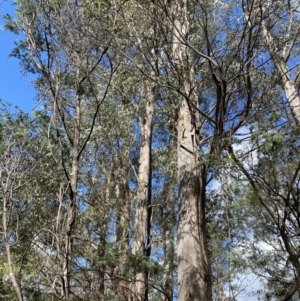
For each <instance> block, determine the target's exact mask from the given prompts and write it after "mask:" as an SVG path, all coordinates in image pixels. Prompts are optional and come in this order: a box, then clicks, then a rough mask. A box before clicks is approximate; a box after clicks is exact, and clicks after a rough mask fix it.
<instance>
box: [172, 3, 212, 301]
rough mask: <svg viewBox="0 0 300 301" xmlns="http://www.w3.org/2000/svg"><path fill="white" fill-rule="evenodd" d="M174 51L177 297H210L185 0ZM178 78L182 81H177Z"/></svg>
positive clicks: (178, 11) (190, 300)
mask: <svg viewBox="0 0 300 301" xmlns="http://www.w3.org/2000/svg"><path fill="white" fill-rule="evenodd" d="M174 15H175V16H176V17H175V19H174V30H173V55H174V62H175V64H176V66H175V68H176V71H177V74H178V79H179V80H178V82H179V84H180V85H181V87H182V88H183V93H184V95H185V99H184V100H183V101H182V103H181V107H180V109H179V121H178V126H177V130H178V146H177V151H178V164H177V165H178V185H179V198H178V202H179V215H178V248H177V256H178V258H177V261H178V300H180V301H196V300H199V301H200V300H201V301H210V300H211V299H212V287H211V273H210V263H209V256H208V248H207V239H206V220H205V186H206V170H205V168H202V167H200V162H199V154H198V152H199V150H200V145H199V131H200V121H199V114H198V112H197V111H196V110H195V109H194V108H195V107H198V100H197V98H198V97H197V94H196V93H195V92H194V91H193V90H194V89H193V88H194V87H193V85H192V84H193V83H194V81H195V75H194V71H193V64H192V63H191V59H190V55H189V49H188V47H187V46H186V45H187V41H188V28H189V24H188V20H187V0H178V1H176V5H175V7H174ZM180 81H181V82H180Z"/></svg>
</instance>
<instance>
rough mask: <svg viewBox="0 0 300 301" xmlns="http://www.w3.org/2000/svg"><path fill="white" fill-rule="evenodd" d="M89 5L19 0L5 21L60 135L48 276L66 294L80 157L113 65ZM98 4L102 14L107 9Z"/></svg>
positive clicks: (107, 35)
mask: <svg viewBox="0 0 300 301" xmlns="http://www.w3.org/2000/svg"><path fill="white" fill-rule="evenodd" d="M93 9H94V4H91V3H88V2H85V1H83V2H81V3H75V2H72V1H69V2H65V3H61V2H55V1H54V2H49V3H44V2H40V1H17V16H18V19H17V20H16V21H12V20H9V21H10V22H9V23H8V25H7V27H10V28H12V29H14V30H16V31H20V32H22V33H23V34H24V36H25V39H24V40H23V41H21V42H20V44H19V45H18V46H17V47H16V49H15V50H14V53H13V55H15V56H16V57H19V58H20V59H21V63H22V65H23V67H24V69H25V70H26V71H28V72H33V73H35V74H37V80H36V87H37V89H38V91H39V93H40V95H41V99H42V100H43V101H44V103H45V110H46V112H47V113H46V114H48V116H49V118H50V125H49V126H51V127H54V128H55V130H56V133H57V136H58V140H59V145H60V154H59V155H58V156H57V157H56V158H55V161H56V162H57V164H58V165H59V166H60V168H61V169H62V171H63V172H64V175H65V178H64V180H61V181H62V186H63V187H62V188H61V190H60V194H59V198H58V199H57V201H58V202H59V204H60V206H59V210H58V211H57V227H56V229H55V232H54V241H55V242H54V243H53V245H52V248H53V252H54V253H55V254H56V256H57V260H58V261H57V262H58V265H57V268H58V270H57V274H56V275H54V276H53V277H52V278H53V279H52V289H53V292H54V293H55V294H56V295H57V296H58V297H59V298H62V299H64V300H70V299H71V298H72V297H71V295H72V294H75V295H76V289H75V288H73V289H72V287H71V286H72V285H74V283H75V282H74V281H71V279H72V278H73V276H74V270H73V267H74V246H75V245H76V244H75V240H76V238H75V229H76V219H77V216H78V212H79V208H80V203H79V198H78V189H79V186H78V184H79V172H80V160H81V157H82V155H83V153H84V152H85V151H86V149H87V145H88V142H89V140H90V138H91V135H92V133H93V130H94V125H95V121H96V119H97V117H98V115H99V109H100V106H101V105H102V103H103V101H104V100H105V98H106V96H107V93H108V89H109V86H110V83H111V81H112V78H113V75H114V72H115V67H116V66H113V64H112V62H111V57H110V54H109V47H110V44H111V41H112V37H111V35H110V32H109V31H108V30H107V27H106V26H105V25H106V23H103V22H102V21H101V20H99V19H98V18H97V16H95V15H93V14H92V13H91V12H92V11H93ZM99 9H100V10H102V12H103V13H106V14H108V13H109V12H108V10H110V8H107V7H104V6H101V7H100V8H99ZM111 9H112V11H111V13H112V14H113V15H114V14H115V11H114V8H111ZM96 25H97V26H96ZM99 28H102V31H101V32H100V31H99ZM91 104H92V105H91Z"/></svg>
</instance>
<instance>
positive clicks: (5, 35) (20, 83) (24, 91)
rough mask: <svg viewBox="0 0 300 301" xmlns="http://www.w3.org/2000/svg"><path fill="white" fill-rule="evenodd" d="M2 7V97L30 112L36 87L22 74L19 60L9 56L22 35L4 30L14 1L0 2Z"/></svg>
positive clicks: (0, 31) (0, 36)
mask: <svg viewBox="0 0 300 301" xmlns="http://www.w3.org/2000/svg"><path fill="white" fill-rule="evenodd" d="M0 9H1V11H0V45H1V46H0V99H1V100H3V101H6V102H8V103H11V104H13V105H14V106H18V107H19V108H20V109H21V110H23V111H26V112H29V111H30V110H31V109H33V107H34V104H35V100H34V97H35V90H34V87H33V85H32V83H30V82H29V81H28V79H26V77H25V76H24V75H23V74H22V69H21V67H20V64H19V61H18V60H17V59H15V58H9V57H8V56H9V53H10V52H11V51H12V49H13V48H14V41H17V40H18V39H20V37H19V36H17V35H14V34H12V33H10V32H7V31H4V30H3V25H4V21H3V18H2V16H3V14H5V13H8V14H10V15H12V14H13V12H14V6H13V5H12V1H5V2H0Z"/></svg>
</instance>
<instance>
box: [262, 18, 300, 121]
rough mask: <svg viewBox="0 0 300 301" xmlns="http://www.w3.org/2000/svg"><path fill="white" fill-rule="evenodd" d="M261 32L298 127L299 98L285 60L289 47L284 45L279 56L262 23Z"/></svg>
mask: <svg viewBox="0 0 300 301" xmlns="http://www.w3.org/2000/svg"><path fill="white" fill-rule="evenodd" d="M261 31H262V34H263V37H264V40H265V43H266V44H267V47H268V49H269V52H270V55H271V57H272V60H273V63H274V65H275V67H276V70H277V72H278V75H279V78H280V81H281V86H282V88H283V90H284V93H285V96H286V98H287V100H288V103H289V105H290V108H291V111H292V114H293V117H294V119H295V122H296V123H297V124H298V125H300V96H299V93H298V91H297V89H296V85H295V82H294V81H293V80H292V79H291V77H290V74H289V68H288V66H287V64H286V60H287V58H288V56H289V54H288V53H287V51H288V48H289V47H288V46H289V45H285V46H284V47H283V54H280V53H279V52H278V50H275V45H274V39H273V36H272V34H271V32H270V31H269V30H268V28H267V27H266V25H265V23H264V21H262V22H261Z"/></svg>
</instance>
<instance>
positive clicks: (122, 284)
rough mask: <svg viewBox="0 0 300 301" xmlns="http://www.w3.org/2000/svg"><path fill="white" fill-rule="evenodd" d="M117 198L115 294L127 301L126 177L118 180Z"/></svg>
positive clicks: (128, 217)
mask: <svg viewBox="0 0 300 301" xmlns="http://www.w3.org/2000/svg"><path fill="white" fill-rule="evenodd" d="M117 198H118V203H119V204H120V205H119V206H118V207H119V208H118V212H117V224H116V234H117V244H118V251H119V252H118V253H119V254H120V259H119V266H118V267H117V268H116V270H115V274H116V276H117V283H116V293H117V296H118V299H119V300H120V301H127V300H128V290H129V287H128V282H127V281H126V278H127V277H126V276H128V269H127V267H126V260H127V257H128V254H129V228H130V205H129V185H128V178H127V176H124V177H123V178H121V179H120V183H119V185H118V187H117ZM124 278H125V279H124Z"/></svg>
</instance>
